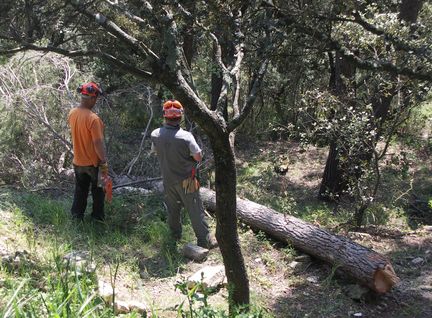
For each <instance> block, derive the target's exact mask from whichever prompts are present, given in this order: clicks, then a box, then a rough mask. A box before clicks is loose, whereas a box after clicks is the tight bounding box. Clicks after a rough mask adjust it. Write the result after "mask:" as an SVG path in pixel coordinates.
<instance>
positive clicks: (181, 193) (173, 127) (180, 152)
mask: <svg viewBox="0 0 432 318" xmlns="http://www.w3.org/2000/svg"><path fill="white" fill-rule="evenodd" d="M163 116H164V118H165V123H164V125H163V127H161V128H158V129H155V130H154V131H153V132H152V133H151V139H152V143H153V145H152V147H153V149H154V150H156V153H157V156H158V160H159V164H160V168H161V172H162V178H163V185H164V201H165V204H166V207H167V210H168V225H169V227H170V230H171V233H172V235H173V236H174V238H175V239H176V240H179V239H180V238H181V233H182V225H181V208H182V207H185V209H186V210H187V212H188V213H189V217H190V219H191V223H192V227H193V230H194V232H195V236H196V238H197V245H198V246H201V247H205V248H213V247H216V246H217V242H216V240H215V238H214V237H213V236H210V234H209V229H208V224H207V222H206V220H205V215H204V207H203V204H202V201H201V198H200V195H199V189H198V188H199V187H198V186H196V187H192V188H191V187H189V188H187V189H186V188H185V187H184V181H185V180H187V179H188V178H191V177H194V174H195V169H196V165H197V163H199V162H200V161H201V160H202V155H201V148H200V147H199V146H198V144H197V142H196V141H195V138H194V137H193V135H192V134H191V133H190V132H188V131H185V130H183V129H182V128H181V127H180V121H181V119H182V116H183V106H182V105H181V103H180V102H179V101H177V100H168V101H166V102H165V103H164V105H163ZM194 184H195V185H197V183H194Z"/></svg>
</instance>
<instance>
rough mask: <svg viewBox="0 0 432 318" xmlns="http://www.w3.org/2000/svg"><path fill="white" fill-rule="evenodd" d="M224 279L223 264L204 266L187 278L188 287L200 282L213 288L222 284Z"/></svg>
mask: <svg viewBox="0 0 432 318" xmlns="http://www.w3.org/2000/svg"><path fill="white" fill-rule="evenodd" d="M224 279H225V267H224V266H223V265H216V266H206V267H203V268H202V269H200V270H198V271H197V272H195V273H194V274H193V275H192V276H190V277H189V278H188V280H187V287H188V288H189V289H191V288H193V287H195V285H196V284H197V283H201V284H202V286H203V287H204V288H208V289H215V288H217V287H219V286H220V285H223V283H224Z"/></svg>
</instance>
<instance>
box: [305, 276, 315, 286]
mask: <svg viewBox="0 0 432 318" xmlns="http://www.w3.org/2000/svg"><path fill="white" fill-rule="evenodd" d="M306 280H307V281H308V282H309V283H312V284H316V283H318V277H316V276H309V277H308V278H306Z"/></svg>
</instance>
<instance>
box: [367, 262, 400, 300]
mask: <svg viewBox="0 0 432 318" xmlns="http://www.w3.org/2000/svg"><path fill="white" fill-rule="evenodd" d="M399 281H400V279H399V277H397V275H396V273H395V271H394V269H393V266H391V264H386V265H385V266H384V268H380V269H378V270H377V271H376V272H375V274H374V288H373V289H374V290H375V291H376V292H377V293H380V294H384V293H387V292H388V291H390V289H392V287H393V286H394V285H396V284H397V283H398V282H399Z"/></svg>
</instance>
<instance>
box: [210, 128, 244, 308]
mask: <svg viewBox="0 0 432 318" xmlns="http://www.w3.org/2000/svg"><path fill="white" fill-rule="evenodd" d="M210 141H211V144H212V149H213V153H214V160H215V170H216V173H215V175H216V180H215V186H216V193H217V194H218V195H217V197H216V195H215V197H216V199H215V206H214V208H215V210H214V211H215V212H216V219H217V224H216V238H217V241H218V243H219V246H220V250H221V253H222V257H223V260H224V265H225V271H226V275H227V279H228V284H229V285H230V288H232V289H231V294H230V296H231V299H230V301H229V304H230V312H232V309H233V305H243V304H249V279H248V276H247V272H246V266H245V264H244V259H243V255H242V252H241V248H240V241H239V236H238V232H237V213H236V211H237V206H236V187H237V180H236V169H235V156H234V151H233V148H232V147H231V145H230V140H229V135H228V134H226V135H224V136H222V137H219V138H214V137H213V138H210Z"/></svg>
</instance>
